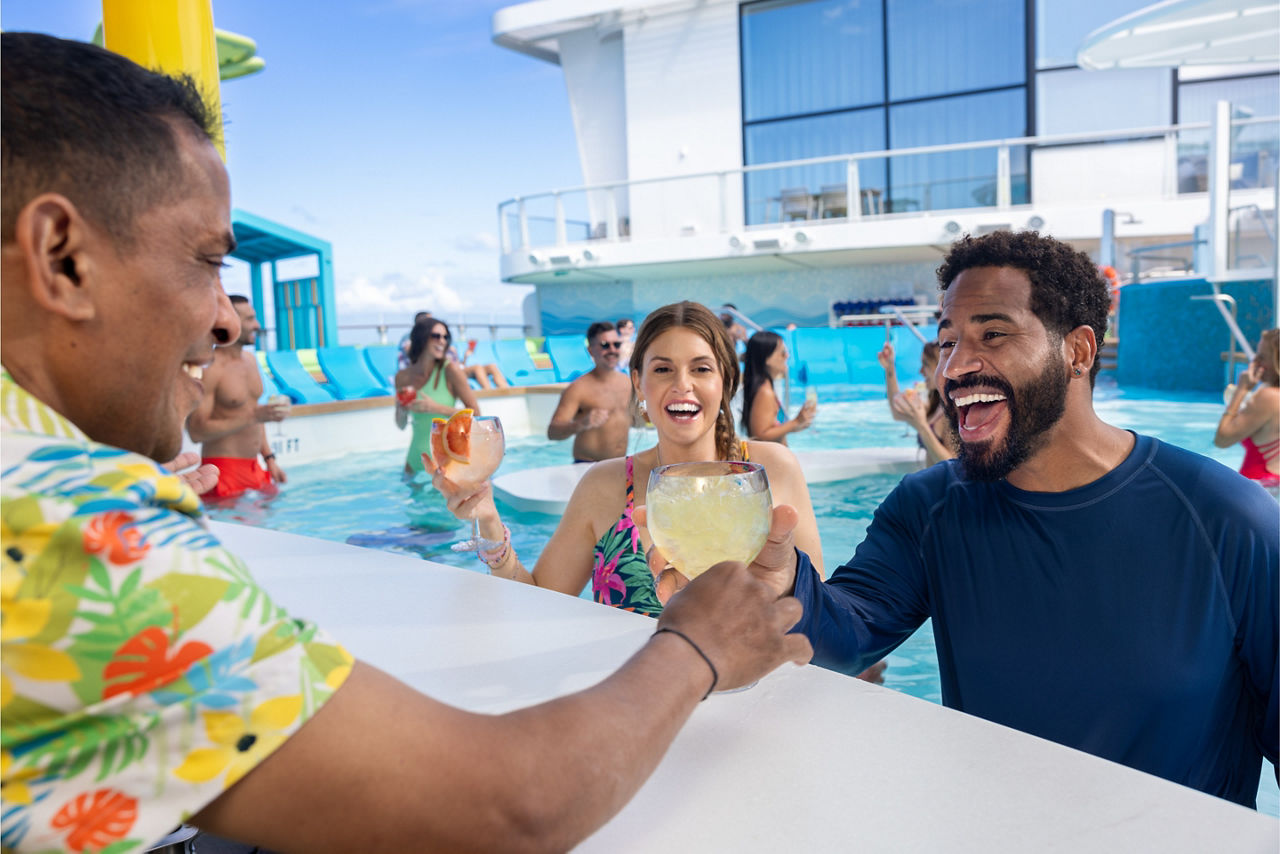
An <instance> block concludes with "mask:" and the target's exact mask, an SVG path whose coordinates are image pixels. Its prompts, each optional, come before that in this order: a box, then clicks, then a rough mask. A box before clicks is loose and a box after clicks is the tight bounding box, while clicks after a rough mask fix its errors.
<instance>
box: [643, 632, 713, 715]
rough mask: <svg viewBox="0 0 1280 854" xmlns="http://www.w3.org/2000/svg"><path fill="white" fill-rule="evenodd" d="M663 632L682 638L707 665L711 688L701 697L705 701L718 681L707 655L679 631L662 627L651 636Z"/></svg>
mask: <svg viewBox="0 0 1280 854" xmlns="http://www.w3.org/2000/svg"><path fill="white" fill-rule="evenodd" d="M663 632H670V633H671V634H673V635H675V636H676V637H678V638H683V639H684V642H685V643H687V644H688V645H689V646H691V647H693V651H694V652H696V653H697V654H698V655H700V656H702V660H703V661H705V662H706V663H707V667H710V668H711V687H710V688H708V689H707V693H705V694H703V695H702V699H703V700H705V699H707V698H708V697H710V696H711V692H712V691H714V690H715V689H716V683H718V682H719V681H720V674H719V673H718V672H717V671H716V666H715V665H714V664H712V663H711V659H710V658H707V654H706V653H705V652H703V651H702V649H701V648H700V647H699V646H698V645H697V644H696V643H694V642H693V641H692V640H690V639H689V636H688V635H686V634H685V633H684V632H682V631H680V630H679V629H671V628H667V627H665V626H664V627H663V628H661V629H658V630H657V631H656V632H654V633H653V635H652V636H653V637H655V638H656V637H657V636H658V635H660V634H662V633H663ZM699 702H701V700H699Z"/></svg>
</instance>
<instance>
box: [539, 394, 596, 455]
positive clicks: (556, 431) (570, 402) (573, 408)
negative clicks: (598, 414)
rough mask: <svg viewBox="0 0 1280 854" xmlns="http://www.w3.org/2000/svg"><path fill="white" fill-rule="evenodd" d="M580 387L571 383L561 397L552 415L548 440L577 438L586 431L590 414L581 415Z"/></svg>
mask: <svg viewBox="0 0 1280 854" xmlns="http://www.w3.org/2000/svg"><path fill="white" fill-rule="evenodd" d="M579 392H580V387H579V386H577V385H576V384H574V383H569V387H568V388H566V389H565V390H564V393H563V394H561V395H560V402H559V403H558V404H556V411H555V412H553V413H552V414H551V421H550V423H548V424H547V438H548V439H551V440H553V441H559V440H561V439H568V438H569V437H570V436H576V435H577V434H579V433H581V432H582V431H583V430H585V429H586V425H587V423H588V415H589V413H581V414H579V410H580V409H581V404H580V402H579V400H578V398H579V397H580V396H581V395H580V393H579Z"/></svg>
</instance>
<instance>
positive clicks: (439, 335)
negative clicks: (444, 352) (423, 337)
mask: <svg viewBox="0 0 1280 854" xmlns="http://www.w3.org/2000/svg"><path fill="white" fill-rule="evenodd" d="M449 338H450V336H449V335H446V334H445V333H443V332H432V333H431V340H432V341H448V340H449Z"/></svg>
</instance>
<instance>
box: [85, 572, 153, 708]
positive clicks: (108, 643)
mask: <svg viewBox="0 0 1280 854" xmlns="http://www.w3.org/2000/svg"><path fill="white" fill-rule="evenodd" d="M141 573H142V571H141V570H140V569H135V570H134V571H133V572H131V573H129V575H128V576H126V577H125V579H124V580H123V581H122V582H121V585H120V588H119V589H118V590H117V589H114V588H113V586H112V583H111V575H110V574H109V573H108V572H107V570H106V568H105V567H104V566H103V564H102V562H101V561H100V560H98V559H97V558H93V559H91V561H90V567H89V576H88V578H86V579H85V585H84V586H83V587H75V588H73V592H75V593H76V594H77V595H79V596H80V597H81V598H82V599H87V600H89V601H90V602H92V603H94V604H96V605H99V606H103V605H105V606H107V607H106V609H105V610H104V609H102V608H101V607H98V608H88V607H81V608H80V610H78V611H76V616H77V617H78V618H80V619H82V620H84V621H85V622H87V623H90V624H91V625H92V626H93V627H92V628H91V629H89V630H88V631H85V632H81V633H78V634H74V635H72V641H71V645H70V646H69V647H68V648H67V652H68V653H69V654H70V655H71V656H72V657H73V658H75V659H76V661H77V662H79V663H80V670H81V671H82V677H81V679H80V680H79V681H78V682H76V683H75V685H74V688H75V691H76V695H77V696H78V697H80V699H81V700H82V701H83V702H84V703H86V704H89V703H94V702H97V701H98V700H100V699H102V695H103V690H104V687H105V686H104V673H103V671H104V669H105V667H106V666H107V663H108V662H110V661H111V660H112V659H113V658H115V657H116V653H117V651H118V650H120V648H121V647H123V646H124V645H125V644H126V643H128V642H129V641H130V639H132V638H133V637H135V636H137V635H140V634H142V633H143V632H144V631H146V630H147V629H149V628H151V627H152V626H166V625H168V624H170V623H171V622H172V621H173V611H172V609H171V607H170V606H169V605H168V604H167V603H166V602H165V601H164V598H163V597H162V596H161V595H160V592H159V591H158V590H155V589H154V588H152V587H147V586H142V585H140V584H139V579H140V578H141Z"/></svg>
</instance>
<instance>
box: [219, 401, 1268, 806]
mask: <svg viewBox="0 0 1280 854" xmlns="http://www.w3.org/2000/svg"><path fill="white" fill-rule="evenodd" d="M818 395H819V413H818V417H817V420H816V421H815V423H814V425H813V427H811V428H810V429H809V430H806V431H804V432H802V433H798V434H792V437H791V446H792V447H793V448H796V449H819V448H855V447H863V448H866V447H883V446H901V447H914V446H915V435H914V433H913V432H910V431H909V430H908V429H907V428H906V427H905V425H902V424H900V423H898V422H895V421H893V420H892V419H891V418H890V417H889V411H888V406H887V404H886V402H885V400H884V396H883V390H882V389H880V388H873V387H840V388H819V390H818ZM793 400H794V401H795V404H796V405H799V403H800V401H801V400H802V396H801V395H799V394H796V395H793ZM1095 405H1096V409H1097V411H1098V413H1099V415H1100V416H1101V417H1102V418H1103V419H1104V420H1105V421H1107V422H1109V423H1111V424H1115V425H1117V426H1120V427H1125V428H1128V429H1131V430H1135V431H1137V432H1139V433H1146V434H1148V435H1152V436H1156V437H1158V438H1160V439H1162V440H1164V441H1166V442H1170V443H1172V444H1175V445H1180V446H1182V447H1184V448H1188V449H1190V450H1193V451H1196V452H1198V453H1201V454H1204V455H1206V456H1209V457H1212V458H1214V459H1217V460H1219V461H1221V462H1222V463H1223V464H1225V465H1228V466H1230V467H1232V468H1236V467H1238V466H1239V464H1240V459H1241V456H1242V452H1241V451H1240V449H1239V448H1238V447H1237V448H1227V449H1219V448H1215V447H1213V442H1212V438H1213V433H1214V430H1215V428H1216V426H1217V423H1218V417H1219V416H1220V415H1221V413H1222V401H1221V399H1216V398H1215V397H1213V396H1208V395H1184V396H1173V395H1170V394H1168V393H1162V394H1161V396H1159V397H1156V396H1153V395H1151V394H1146V393H1142V392H1133V391H1127V390H1126V391H1121V390H1119V389H1117V388H1116V387H1115V386H1114V385H1109V384H1107V383H1106V382H1105V379H1104V380H1103V381H1102V382H1100V383H1099V387H1098V393H1097V395H1096V404H1095ZM653 441H654V436H653V433H652V431H647V432H646V431H633V433H632V439H631V444H632V448H631V449H632V450H633V451H636V450H640V449H643V448H646V447H649V446H650V445H651V444H652V443H653ZM569 447H570V446H569V443H567V442H556V443H552V442H548V441H547V440H546V439H545V438H543V437H541V436H537V437H508V440H507V454H506V456H505V457H504V459H503V463H502V468H501V469H500V470H499V473H503V472H508V471H517V470H520V469H526V468H537V467H541V466H550V465H560V464H564V463H567V462H569ZM403 466H404V452H403V451H382V452H370V453H354V454H348V455H346V456H343V457H341V458H338V459H334V460H326V461H324V462H318V463H311V464H307V465H300V466H297V467H295V468H291V469H290V470H289V471H288V475H289V483H288V485H287V486H286V487H285V488H284V489H283V490H282V492H281V494H280V495H279V496H278V497H277V498H275V499H273V500H271V501H262V500H260V499H245V500H243V501H241V502H240V503H238V504H235V505H231V506H230V507H220V508H215V509H213V510H211V511H210V515H211V516H212V517H213V518H215V519H221V520H225V521H239V522H246V523H250V524H254V525H261V526H264V527H268V528H272V529H275V530H279V531H287V532H290V533H295V534H305V535H308V536H313V537H320V538H322V539H328V540H334V541H336V542H352V543H355V544H357V545H364V546H370V547H373V548H381V549H385V550H387V551H392V552H398V553H401V554H408V555H415V556H418V557H423V558H428V559H430V560H434V561H438V562H440V563H447V564H451V565H454V566H461V567H464V568H466V569H471V570H475V571H477V572H481V571H484V568H483V567H482V565H481V564H480V562H479V561H478V560H476V558H475V557H474V556H473V555H471V554H457V553H455V552H453V551H452V550H450V548H449V545H448V544H449V543H452V542H454V541H456V540H459V539H462V537H463V536H464V535H465V533H466V530H465V529H464V528H463V526H462V525H460V524H459V523H458V522H457V520H456V519H454V517H453V516H452V515H451V514H450V513H449V512H448V511H447V510H446V509H445V508H444V506H443V502H442V501H441V500H440V499H439V497H438V496H437V495H436V494H435V493H434V492H433V491H432V490H431V489H430V488H429V487H428V488H426V489H423V488H422V486H421V485H420V484H414V483H406V482H405V481H404V480H403V479H402V477H401V474H400V472H401V470H402V469H403ZM898 480H899V478H898V476H897V475H871V476H867V477H862V478H858V479H856V480H850V481H842V482H839V483H829V484H819V485H816V486H813V487H811V488H810V495H811V497H812V499H813V507H814V512H815V514H816V516H817V519H818V528H819V531H820V533H821V537H822V551H823V554H824V556H825V558H826V564H827V567H828V569H834V568H835V567H836V566H838V565H839V564H840V563H841V562H843V561H844V560H846V559H847V558H849V557H850V556H852V555H853V552H854V549H855V548H856V547H857V545H858V543H860V542H861V541H862V538H863V536H864V535H865V534H866V529H867V526H868V525H869V524H870V522H871V516H872V513H873V512H874V510H875V508H876V507H877V506H879V504H880V502H881V501H882V500H883V499H884V497H885V496H886V495H888V494H889V492H890V491H891V490H892V489H893V487H894V486H895V485H896V484H897V482H898ZM501 509H502V511H503V518H504V519H505V520H506V521H507V522H508V524H509V526H510V528H511V537H512V542H513V544H514V545H515V547H516V549H517V551H519V553H520V557H521V560H522V561H523V562H524V564H525V565H526V566H533V564H534V562H535V561H536V560H537V556H538V553H539V551H540V550H541V548H542V544H543V543H545V542H546V541H547V539H549V538H550V536H551V534H552V532H553V531H554V530H555V526H556V525H557V523H558V522H559V517H557V516H548V515H544V514H539V513H521V512H516V511H514V510H512V509H511V508H510V507H503V508H501ZM885 684H886V685H887V686H888V687H890V688H894V689H896V690H899V691H903V692H905V693H908V694H910V695H912V696H914V697H919V698H921V699H925V700H930V701H932V702H935V703H940V702H941V701H942V693H941V686H940V684H939V680H938V662H937V655H936V652H935V650H934V646H933V630H932V626H931V624H930V623H927V622H926V623H925V624H924V625H923V626H922V627H921V628H920V629H919V630H918V631H917V632H916V633H915V634H914V635H912V637H911V638H909V639H908V640H907V641H906V642H905V643H904V644H902V646H900V647H898V649H897V650H895V651H894V653H893V654H892V655H890V656H889V668H888V670H887V671H886V672H885ZM1264 765H1265V763H1264ZM1258 808H1259V810H1260V811H1261V812H1264V813H1266V814H1268V815H1273V816H1280V789H1277V786H1276V783H1275V779H1274V777H1272V776H1271V773H1270V770H1269V769H1265V770H1264V772H1263V775H1262V786H1261V788H1260V790H1259V793H1258Z"/></svg>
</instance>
